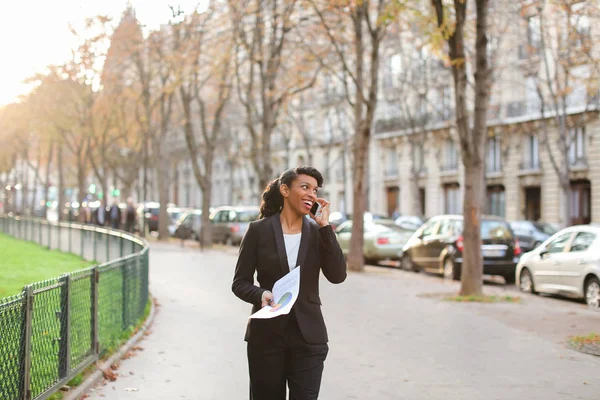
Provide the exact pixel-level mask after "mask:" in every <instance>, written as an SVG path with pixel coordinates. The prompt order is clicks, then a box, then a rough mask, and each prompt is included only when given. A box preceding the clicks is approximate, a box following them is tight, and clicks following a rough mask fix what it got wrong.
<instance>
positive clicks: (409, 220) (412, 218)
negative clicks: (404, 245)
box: [395, 215, 425, 231]
mask: <svg viewBox="0 0 600 400" xmlns="http://www.w3.org/2000/svg"><path fill="white" fill-rule="evenodd" d="M395 222H396V225H398V226H399V227H401V228H404V229H406V230H411V231H416V230H417V229H419V228H420V227H421V225H423V223H424V222H425V221H423V219H421V217H418V216H416V215H401V216H399V217H398V218H396V219H395Z"/></svg>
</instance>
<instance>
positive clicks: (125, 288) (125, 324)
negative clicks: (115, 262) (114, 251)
mask: <svg viewBox="0 0 600 400" xmlns="http://www.w3.org/2000/svg"><path fill="white" fill-rule="evenodd" d="M130 260H131V258H130V259H128V260H126V261H121V263H122V264H121V274H122V276H123V278H122V281H123V286H122V287H123V303H122V305H123V307H122V313H121V314H122V315H123V330H126V329H127V327H128V325H129V312H128V311H127V305H128V304H129V295H128V292H129V283H128V282H127V270H128V269H129V262H130Z"/></svg>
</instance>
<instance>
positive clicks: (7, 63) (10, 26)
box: [0, 0, 204, 106]
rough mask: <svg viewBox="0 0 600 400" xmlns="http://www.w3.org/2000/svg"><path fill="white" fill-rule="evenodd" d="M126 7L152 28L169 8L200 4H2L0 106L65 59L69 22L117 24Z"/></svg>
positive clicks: (148, 0)
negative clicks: (105, 19) (99, 18)
mask: <svg viewBox="0 0 600 400" xmlns="http://www.w3.org/2000/svg"><path fill="white" fill-rule="evenodd" d="M129 2H130V3H131V4H132V5H133V7H134V8H135V10H136V15H137V18H138V20H139V21H140V22H141V23H142V24H143V25H145V26H146V27H147V28H148V29H157V28H158V27H159V26H160V24H163V23H167V22H168V21H169V19H170V17H171V15H172V14H171V10H170V9H169V5H172V6H175V8H177V6H179V7H180V8H181V10H182V11H184V12H185V13H189V12H191V11H193V10H194V9H195V8H196V6H197V5H198V4H199V3H203V2H204V0H131V1H128V0H54V1H49V0H21V1H8V0H6V1H3V2H2V3H3V4H2V12H0V60H1V62H0V106H2V105H5V104H8V103H10V102H13V101H15V100H16V99H17V98H18V96H19V95H22V94H25V93H27V92H28V91H30V90H31V87H30V86H28V85H26V84H25V83H23V80H25V79H27V78H28V77H30V76H33V75H34V74H36V73H38V72H43V71H44V68H45V67H46V66H47V65H49V64H60V63H62V62H64V61H65V60H67V59H69V58H70V55H71V49H72V48H73V47H74V46H75V42H74V39H73V36H72V35H71V33H70V31H69V23H70V24H72V25H73V26H74V27H75V28H76V29H77V28H81V27H83V23H84V20H85V19H86V18H88V17H93V16H96V15H108V16H110V17H112V18H113V20H114V21H115V22H118V21H119V19H120V17H121V14H122V13H123V11H124V10H125V8H126V7H127V4H128V3H129Z"/></svg>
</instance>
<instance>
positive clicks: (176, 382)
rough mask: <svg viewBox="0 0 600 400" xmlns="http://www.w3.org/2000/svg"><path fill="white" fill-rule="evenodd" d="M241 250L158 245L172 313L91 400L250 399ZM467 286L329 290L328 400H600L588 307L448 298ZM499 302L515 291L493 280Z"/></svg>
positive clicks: (369, 281)
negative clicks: (577, 347) (571, 344)
mask: <svg viewBox="0 0 600 400" xmlns="http://www.w3.org/2000/svg"><path fill="white" fill-rule="evenodd" d="M235 262H236V255H235V251H233V250H231V249H229V250H227V251H221V250H211V251H207V252H205V253H201V252H199V251H198V250H197V249H193V248H180V247H178V246H177V245H174V244H166V245H162V244H153V245H152V248H151V291H152V293H153V295H154V296H155V297H156V299H157V300H158V302H159V304H160V307H159V308H158V314H157V316H156V319H155V322H154V325H153V327H152V328H151V334H149V335H147V336H146V337H145V339H144V340H143V341H142V342H141V343H140V346H141V347H142V348H143V350H140V351H137V352H135V354H134V355H133V356H132V357H130V358H129V359H127V360H124V361H123V362H122V363H121V366H120V368H119V369H118V374H119V378H118V379H117V381H115V382H108V383H105V384H104V385H99V386H98V387H97V388H96V389H95V390H94V391H93V392H90V398H91V399H114V400H121V399H207V400H208V399H211V400H214V399H245V398H247V394H248V379H247V365H246V355H245V343H244V342H243V333H244V329H245V323H246V318H247V316H248V314H249V312H250V306H249V305H248V304H245V303H243V302H241V301H240V300H238V299H237V298H236V297H235V296H234V295H233V294H232V293H231V288H230V287H231V279H232V275H233V269H234V266H235ZM457 290H458V283H456V282H444V281H443V280H442V279H440V278H438V277H436V276H433V275H427V274H415V273H411V272H405V271H400V270H397V269H392V268H383V267H367V270H366V272H364V273H350V274H349V276H348V279H347V280H346V282H344V283H343V284H341V285H331V284H329V283H328V282H327V281H326V280H325V279H323V280H322V282H321V298H322V301H323V313H324V315H325V320H326V322H327V324H328V330H329V337H330V343H329V345H330V352H329V357H328V359H327V361H326V364H325V372H324V377H323V384H322V388H321V396H320V398H322V399H327V400H341V399H361V400H371V399H373V400H375V399H377V400H379V399H391V400H392V399H393V400H397V399H410V400H420V399H423V400H424V399H457V400H458V399H460V400H469V399H473V400H481V399H540V400H542V399H543V400H547V399H590V400H591V399H596V400H597V399H598V393H600V358H598V357H593V356H589V355H585V354H581V353H578V352H575V351H572V350H569V349H568V348H566V347H565V345H564V342H565V339H566V337H567V336H568V335H571V334H588V333H591V332H593V331H594V330H595V331H596V332H598V330H599V329H598V327H599V326H600V322H599V321H600V313H598V312H595V311H592V310H589V309H587V308H586V306H584V305H583V304H581V303H578V302H574V301H571V300H562V299H555V298H549V297H538V296H533V295H524V296H523V298H522V301H521V303H518V304H514V303H498V304H464V303H454V302H448V301H444V300H443V299H442V298H441V293H455V292H456V291H457ZM485 291H486V293H488V294H495V293H498V294H500V293H504V294H506V293H509V294H515V289H514V287H508V288H506V287H505V286H504V285H501V284H497V283H494V282H491V283H489V284H486V286H485Z"/></svg>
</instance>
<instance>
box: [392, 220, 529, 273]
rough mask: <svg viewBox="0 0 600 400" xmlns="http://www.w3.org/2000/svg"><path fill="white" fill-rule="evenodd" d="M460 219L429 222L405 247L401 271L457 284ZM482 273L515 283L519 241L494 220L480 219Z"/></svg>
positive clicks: (460, 244) (461, 249)
mask: <svg viewBox="0 0 600 400" xmlns="http://www.w3.org/2000/svg"><path fill="white" fill-rule="evenodd" d="M462 232H463V217H462V215H440V216H437V217H433V218H431V219H429V220H428V221H427V222H425V224H423V226H421V227H420V228H419V229H418V230H417V231H416V232H415V233H414V234H413V235H412V237H411V238H410V239H409V240H408V242H407V243H406V244H405V245H404V248H403V249H402V250H403V253H402V262H401V265H402V268H404V269H405V270H414V271H419V270H421V269H423V270H426V271H430V272H435V273H439V274H442V275H443V276H444V278H448V279H450V278H452V279H454V280H459V279H460V275H461V267H462V252H463V246H464V244H463V237H462ZM481 241H482V243H481V251H482V254H483V273H484V274H486V275H501V276H503V277H504V279H505V281H506V283H513V282H514V281H515V266H516V264H517V262H518V257H519V255H520V254H521V247H520V246H519V240H518V239H517V238H516V237H515V236H514V235H513V232H512V230H511V228H510V225H509V224H508V222H506V221H505V220H504V219H502V218H499V217H494V216H484V217H483V218H482V219H481Z"/></svg>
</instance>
